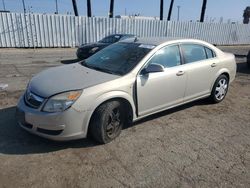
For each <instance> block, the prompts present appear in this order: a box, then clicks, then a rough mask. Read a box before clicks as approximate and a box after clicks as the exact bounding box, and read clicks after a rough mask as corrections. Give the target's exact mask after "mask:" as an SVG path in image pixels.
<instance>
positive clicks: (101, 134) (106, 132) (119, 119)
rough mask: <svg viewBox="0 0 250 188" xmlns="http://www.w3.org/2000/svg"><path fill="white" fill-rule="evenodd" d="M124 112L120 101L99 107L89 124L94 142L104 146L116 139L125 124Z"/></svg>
mask: <svg viewBox="0 0 250 188" xmlns="http://www.w3.org/2000/svg"><path fill="white" fill-rule="evenodd" d="M124 112H125V111H124V106H123V104H122V103H121V102H120V101H110V102H106V103H104V104H102V105H100V106H99V107H98V108H97V109H96V110H95V112H94V114H93V116H92V118H91V122H90V131H91V135H92V137H93V138H94V140H96V141H97V142H99V143H101V144H106V143H109V142H110V141H112V140H114V139H115V138H116V137H118V136H119V135H120V133H121V130H122V127H123V125H124V122H125V113H124Z"/></svg>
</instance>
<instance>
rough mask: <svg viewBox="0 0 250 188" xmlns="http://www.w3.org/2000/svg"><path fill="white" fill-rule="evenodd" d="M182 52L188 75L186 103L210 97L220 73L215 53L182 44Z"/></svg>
mask: <svg viewBox="0 0 250 188" xmlns="http://www.w3.org/2000/svg"><path fill="white" fill-rule="evenodd" d="M181 50H182V54H183V57H184V61H185V65H184V66H185V67H186V72H187V75H188V78H187V89H186V92H185V97H184V101H188V100H192V99H194V98H197V97H201V96H204V95H208V94H209V93H210V92H211V91H210V90H211V85H212V82H213V81H214V78H215V75H216V73H217V71H218V66H217V58H215V56H216V55H215V53H214V52H213V51H212V50H211V49H209V48H207V47H205V46H202V45H199V44H181Z"/></svg>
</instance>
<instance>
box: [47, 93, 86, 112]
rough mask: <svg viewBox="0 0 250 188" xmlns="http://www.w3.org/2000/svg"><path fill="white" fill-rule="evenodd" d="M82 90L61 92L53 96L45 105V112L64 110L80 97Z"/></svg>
mask: <svg viewBox="0 0 250 188" xmlns="http://www.w3.org/2000/svg"><path fill="white" fill-rule="evenodd" d="M81 93H82V90H78V91H69V92H65V93H60V94H58V95H55V96H53V97H51V98H50V99H49V100H48V101H47V102H46V104H45V106H44V107H43V111H45V112H62V111H64V110H66V109H68V108H69V107H71V106H72V104H73V103H74V102H75V101H76V100H77V99H78V98H79V96H80V95H81Z"/></svg>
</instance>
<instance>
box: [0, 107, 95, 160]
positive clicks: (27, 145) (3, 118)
mask: <svg viewBox="0 0 250 188" xmlns="http://www.w3.org/2000/svg"><path fill="white" fill-rule="evenodd" d="M15 110H16V107H15V106H13V107H9V108H5V109H1V110H0V130H1V131H0V154H1V153H2V154H13V155H17V154H18V155H24V154H37V153H48V152H53V151H58V150H63V149H67V148H88V147H94V146H97V143H95V142H94V141H92V140H91V139H88V138H86V139H80V140H75V141H67V142H56V141H51V140H47V139H44V138H41V137H38V136H35V135H32V134H30V133H28V132H26V131H24V130H23V129H22V128H21V127H19V125H18V123H17V121H16V118H15Z"/></svg>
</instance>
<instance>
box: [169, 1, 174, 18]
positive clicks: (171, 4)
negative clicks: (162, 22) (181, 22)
mask: <svg viewBox="0 0 250 188" xmlns="http://www.w3.org/2000/svg"><path fill="white" fill-rule="evenodd" d="M173 5H174V0H171V3H170V7H169V10H168V21H170V20H171V14H172V9H173Z"/></svg>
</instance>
